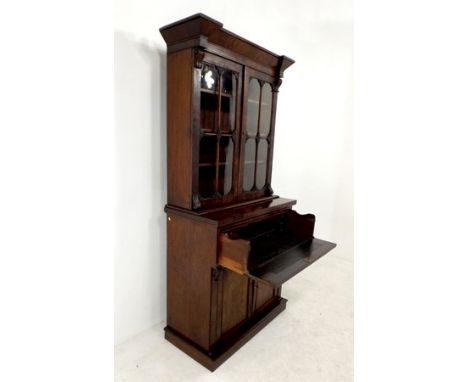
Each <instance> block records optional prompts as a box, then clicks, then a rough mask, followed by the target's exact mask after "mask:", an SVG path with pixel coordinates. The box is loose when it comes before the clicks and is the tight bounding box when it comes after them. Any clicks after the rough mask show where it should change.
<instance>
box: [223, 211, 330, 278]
mask: <svg viewBox="0 0 468 382" xmlns="http://www.w3.org/2000/svg"><path fill="white" fill-rule="evenodd" d="M314 224H315V216H314V215H312V214H306V215H300V214H298V213H297V212H296V211H292V210H288V211H287V212H285V213H284V214H280V215H278V216H275V217H272V218H269V219H266V220H263V221H261V222H258V223H254V224H250V225H247V226H244V227H241V228H237V229H235V230H232V231H227V232H223V233H222V234H221V235H220V252H219V258H218V262H219V264H220V265H221V266H223V267H225V268H228V269H230V270H232V271H234V272H237V273H239V274H244V275H247V276H249V277H252V278H254V279H256V280H258V281H261V282H265V283H267V284H270V285H272V286H274V287H278V286H280V285H281V284H283V283H284V282H285V281H287V280H289V279H290V278H291V277H293V276H294V275H296V274H297V273H298V272H300V271H301V270H303V269H304V268H306V267H308V266H309V265H311V264H312V263H313V262H314V261H316V260H317V259H319V258H320V257H322V256H323V255H325V254H326V253H327V252H329V251H330V250H331V249H333V248H334V247H335V246H336V244H334V243H330V242H327V241H324V240H320V239H316V238H314Z"/></svg>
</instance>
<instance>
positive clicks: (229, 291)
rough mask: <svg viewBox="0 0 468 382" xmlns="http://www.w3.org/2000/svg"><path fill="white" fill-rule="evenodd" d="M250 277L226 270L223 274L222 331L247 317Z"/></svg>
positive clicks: (224, 331)
mask: <svg viewBox="0 0 468 382" xmlns="http://www.w3.org/2000/svg"><path fill="white" fill-rule="evenodd" d="M248 284H249V279H248V278H247V277H246V276H241V275H239V274H237V273H234V272H231V271H229V270H226V271H225V272H224V274H223V293H222V296H223V302H222V303H223V311H222V312H223V313H222V321H221V331H222V333H226V332H227V331H228V330H229V329H232V328H233V327H234V326H236V325H237V324H239V323H240V322H242V321H244V320H245V319H246V318H247V302H248Z"/></svg>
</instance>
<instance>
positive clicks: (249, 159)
mask: <svg viewBox="0 0 468 382" xmlns="http://www.w3.org/2000/svg"><path fill="white" fill-rule="evenodd" d="M274 89H275V87H274V78H273V77H270V76H268V75H266V74H264V73H262V72H259V71H256V70H254V69H251V68H249V67H245V71H244V97H243V110H244V113H243V118H242V132H241V137H240V164H239V169H240V171H239V198H238V199H239V200H240V201H244V200H250V199H254V198H258V197H262V196H269V195H271V194H272V193H273V191H272V189H271V165H272V163H271V162H272V155H273V138H274V119H275V111H276V94H277V92H276V91H275V90H274Z"/></svg>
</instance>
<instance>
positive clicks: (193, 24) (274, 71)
mask: <svg viewBox="0 0 468 382" xmlns="http://www.w3.org/2000/svg"><path fill="white" fill-rule="evenodd" d="M159 31H160V32H161V34H162V36H163V38H164V40H165V41H166V44H167V51H168V53H172V52H176V51H178V50H181V49H186V48H196V47H201V48H203V49H204V50H206V51H209V52H212V53H214V54H218V55H220V56H223V57H226V58H229V59H231V60H233V61H236V62H239V63H241V64H243V65H247V66H250V67H252V68H254V69H257V70H260V71H262V72H265V73H266V74H268V75H271V76H273V77H276V78H282V77H283V72H284V70H285V69H286V68H288V67H289V66H291V65H292V64H293V63H294V60H292V59H291V58H289V57H286V56H280V55H277V54H275V53H273V52H270V51H269V50H267V49H265V48H262V47H261V46H259V45H257V44H254V43H253V42H250V41H248V40H246V39H245V38H242V37H240V36H238V35H236V34H234V33H232V32H230V31H228V30H226V29H224V28H223V24H222V23H220V22H219V21H216V20H214V19H212V18H211V17H208V16H206V15H204V14H203V13H197V14H196V15H193V16H190V17H187V18H185V19H182V20H179V21H176V22H174V23H172V24H169V25H166V26H164V27H162V28H160V29H159Z"/></svg>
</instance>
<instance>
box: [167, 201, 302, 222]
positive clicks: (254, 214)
mask: <svg viewBox="0 0 468 382" xmlns="http://www.w3.org/2000/svg"><path fill="white" fill-rule="evenodd" d="M294 204H296V201H295V200H293V199H286V198H279V197H275V198H273V199H271V198H265V200H257V201H255V202H249V203H241V204H238V205H232V206H228V207H223V208H217V209H214V210H208V211H200V212H195V211H190V210H186V209H182V208H178V207H175V206H169V205H167V206H166V208H165V210H166V212H167V213H168V214H170V213H175V214H177V215H183V216H185V217H187V218H190V219H194V220H198V221H203V222H206V223H208V224H215V225H217V226H218V227H219V228H227V227H232V226H234V225H237V224H243V223H244V222H251V221H252V220H257V219H260V218H264V217H266V216H269V215H271V214H275V213H276V212H279V211H281V210H286V209H289V208H291V207H292V206H293V205H294Z"/></svg>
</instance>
